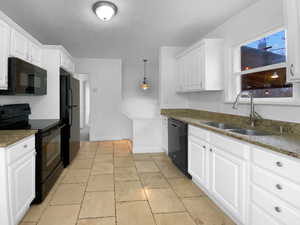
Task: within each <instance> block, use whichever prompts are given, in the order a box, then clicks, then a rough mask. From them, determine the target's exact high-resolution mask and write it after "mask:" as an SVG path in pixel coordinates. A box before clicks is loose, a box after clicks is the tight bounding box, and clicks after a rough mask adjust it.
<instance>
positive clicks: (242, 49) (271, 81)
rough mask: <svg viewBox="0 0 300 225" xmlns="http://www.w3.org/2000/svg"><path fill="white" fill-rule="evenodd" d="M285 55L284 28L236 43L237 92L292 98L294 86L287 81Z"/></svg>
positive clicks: (267, 96) (261, 96)
mask: <svg viewBox="0 0 300 225" xmlns="http://www.w3.org/2000/svg"><path fill="white" fill-rule="evenodd" d="M286 56H287V51H286V34H285V31H284V30H281V31H278V32H275V33H272V34H270V35H265V36H263V37H262V38H260V39H257V40H254V41H251V42H247V43H245V44H243V45H240V46H238V47H237V48H236V51H235V58H234V63H235V64H234V68H235V73H234V74H235V75H236V76H237V80H238V82H237V91H252V92H253V94H254V97H255V98H291V97H293V85H292V84H289V83H286Z"/></svg>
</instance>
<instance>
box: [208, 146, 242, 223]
mask: <svg viewBox="0 0 300 225" xmlns="http://www.w3.org/2000/svg"><path fill="white" fill-rule="evenodd" d="M210 151H211V165H210V173H211V189H210V191H211V194H212V195H213V196H214V197H215V198H216V199H217V200H218V202H220V203H221V204H222V206H225V208H226V209H228V210H229V211H230V212H231V213H232V215H234V216H235V217H236V218H238V219H239V220H240V221H245V207H246V205H245V203H246V202H245V192H246V183H245V178H246V175H247V174H246V162H245V161H244V160H242V159H239V158H237V157H235V156H233V155H231V154H229V153H227V152H226V151H223V150H222V149H219V148H216V147H210Z"/></svg>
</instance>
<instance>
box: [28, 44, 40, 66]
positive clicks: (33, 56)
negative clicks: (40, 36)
mask: <svg viewBox="0 0 300 225" xmlns="http://www.w3.org/2000/svg"><path fill="white" fill-rule="evenodd" d="M29 55H30V61H31V63H32V64H34V65H36V66H39V67H41V66H42V49H41V48H40V47H39V46H38V45H36V44H34V43H32V42H30V43H29Z"/></svg>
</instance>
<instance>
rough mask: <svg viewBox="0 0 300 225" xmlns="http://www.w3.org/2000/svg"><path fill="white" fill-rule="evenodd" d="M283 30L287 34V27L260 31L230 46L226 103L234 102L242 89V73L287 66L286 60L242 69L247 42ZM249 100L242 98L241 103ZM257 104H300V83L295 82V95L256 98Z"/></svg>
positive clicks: (246, 102)
mask: <svg viewBox="0 0 300 225" xmlns="http://www.w3.org/2000/svg"><path fill="white" fill-rule="evenodd" d="M282 30H284V31H285V33H286V34H287V29H286V28H285V27H277V28H273V29H271V30H269V31H267V32H263V33H260V34H258V35H256V36H255V37H254V38H251V39H248V40H246V41H243V42H241V43H239V44H236V45H234V46H232V47H231V48H230V52H229V61H230V62H231V63H230V64H231V65H230V69H229V70H230V72H229V76H230V79H228V83H227V85H226V87H227V88H226V93H225V103H230V104H231V103H233V102H234V100H235V98H236V96H237V95H238V93H239V92H240V91H241V76H242V75H244V74H249V73H254V72H261V71H266V70H272V69H278V68H282V67H285V68H287V66H288V62H287V61H286V62H285V63H277V64H272V65H268V66H263V67H258V68H254V69H249V70H244V71H241V51H240V48H241V46H243V45H246V44H247V43H251V42H253V41H257V40H259V39H261V38H263V37H266V36H269V35H272V34H275V33H277V32H280V31H282ZM286 42H288V39H287V38H286ZM287 46H288V45H287V43H286V52H287V55H288V49H287ZM286 60H288V57H286ZM249 101H250V100H249V99H245V98H241V99H240V103H242V104H248V103H249ZM255 104H269V105H300V84H297V83H293V97H275V98H274V97H273V98H255Z"/></svg>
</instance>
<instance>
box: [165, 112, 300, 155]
mask: <svg viewBox="0 0 300 225" xmlns="http://www.w3.org/2000/svg"><path fill="white" fill-rule="evenodd" d="M162 115H163V116H166V117H168V118H174V119H177V120H180V121H182V122H185V123H188V124H190V125H193V126H197V127H200V128H204V129H207V130H210V131H213V132H216V133H219V134H223V135H226V136H228V137H232V138H236V139H238V140H241V141H245V142H248V143H250V144H253V145H257V146H260V147H263V148H267V149H269V150H271V151H274V152H277V153H281V154H284V155H288V156H291V157H293V158H298V159H300V151H299V153H297V152H293V151H291V150H289V149H283V148H281V147H278V146H275V145H271V144H266V143H263V142H260V141H258V140H253V137H252V136H248V135H239V134H236V133H233V132H230V131H228V130H223V129H219V128H215V127H212V126H209V125H206V124H204V123H205V122H212V121H213V120H208V119H196V118H192V117H191V118H188V117H187V116H182V117H181V116H173V115H168V114H162ZM191 120H193V121H191ZM194 121H197V122H194ZM270 136H272V137H273V138H276V137H278V138H279V136H276V135H270ZM270 136H269V137H270ZM299 147H300V146H299Z"/></svg>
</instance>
